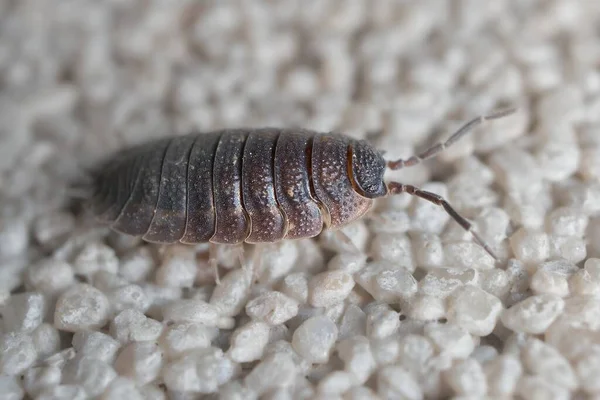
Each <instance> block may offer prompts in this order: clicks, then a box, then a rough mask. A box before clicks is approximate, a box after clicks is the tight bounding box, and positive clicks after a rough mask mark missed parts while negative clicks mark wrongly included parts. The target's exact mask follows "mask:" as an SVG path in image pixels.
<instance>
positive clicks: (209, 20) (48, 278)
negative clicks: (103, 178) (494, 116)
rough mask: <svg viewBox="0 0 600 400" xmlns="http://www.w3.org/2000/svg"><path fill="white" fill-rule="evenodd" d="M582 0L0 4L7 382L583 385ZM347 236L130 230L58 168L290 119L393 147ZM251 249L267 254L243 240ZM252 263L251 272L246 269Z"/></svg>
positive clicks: (586, 113)
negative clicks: (213, 261)
mask: <svg viewBox="0 0 600 400" xmlns="http://www.w3.org/2000/svg"><path fill="white" fill-rule="evenodd" d="M598 26H600V2H597V1H591V0H589V1H588V0H498V1H481V0H456V1H444V0H437V1H436V0H431V1H415V2H409V1H395V0H375V1H368V0H351V1H341V0H339V1H338V0H304V1H300V0H297V1H293V0H289V1H283V0H282V1H258V0H256V1H255V0H248V1H246V0H234V1H216V0H212V1H211V0H207V1H192V0H172V1H160V0H132V1H122V0H111V1H103V2H101V1H92V0H79V1H68V0H62V1H61V0H46V1H39V0H38V1H35V0H19V1H11V0H0V315H1V317H2V318H1V321H0V322H1V323H0V399H11V400H12V399H21V398H30V399H40V400H46V399H87V398H95V399H103V400H108V399H111V400H113V399H115V400H116V399H124V398H127V399H128V400H137V399H151V400H154V399H156V400H158V399H168V398H169V399H181V400H184V399H250V400H252V399H271V400H275V399H277V400H279V399H343V400H359V399H410V400H418V399H447V398H455V399H459V398H460V399H482V398H488V399H509V398H517V399H544V400H546V399H569V398H582V399H583V398H590V399H595V398H597V399H600V379H598V377H599V376H600V69H599V66H600V39H599V36H598V35H599V31H598ZM505 106H517V107H518V112H517V113H515V114H513V115H511V116H508V117H505V118H502V119H498V120H494V121H490V122H487V123H485V124H484V125H482V126H481V127H479V128H477V129H476V131H474V132H473V133H472V134H470V135H469V136H467V137H465V138H464V139H463V140H461V141H460V142H459V143H458V144H456V145H455V146H453V147H452V148H450V149H448V150H447V151H446V152H444V153H443V154H441V155H440V156H439V157H437V158H436V159H435V160H430V161H428V162H426V163H423V164H420V165H418V166H415V167H411V168H407V169H404V170H401V171H394V172H389V173H388V174H387V175H386V178H389V179H395V180H400V181H401V182H403V183H410V184H415V185H418V186H420V187H422V188H423V189H426V190H431V191H433V192H436V193H438V194H440V195H443V196H445V197H447V198H448V199H449V201H450V202H451V203H452V204H453V205H454V206H455V207H456V208H457V209H458V210H459V211H460V212H461V213H462V214H464V215H465V216H466V217H467V218H469V219H470V220H471V221H473V223H474V226H475V229H476V230H477V231H478V232H479V233H480V234H481V235H482V237H484V238H485V240H486V241H488V242H489V243H490V244H491V247H492V249H493V250H494V252H495V253H497V254H498V255H499V256H500V257H501V258H502V259H503V261H502V262H500V263H494V262H493V260H492V258H491V257H489V256H488V255H487V254H486V253H485V252H484V251H483V250H482V249H481V248H480V247H478V246H477V245H476V244H474V243H473V242H472V240H471V238H470V236H469V235H468V234H467V233H465V232H464V231H463V230H462V229H461V228H460V227H459V226H458V225H457V224H456V223H455V222H454V221H452V220H451V219H450V218H449V217H448V215H446V214H445V212H444V211H443V210H441V209H439V208H437V207H436V206H434V205H431V204H429V203H427V202H425V201H423V200H419V199H415V198H412V197H410V196H408V195H401V196H395V197H393V198H387V199H382V200H380V201H379V202H378V203H377V206H376V208H375V209H374V210H373V211H372V212H371V213H370V214H369V215H367V216H366V217H365V218H363V219H362V220H360V221H358V222H356V223H354V224H352V225H349V226H347V227H346V228H344V233H345V234H346V235H347V236H348V237H349V238H350V239H351V240H352V242H353V244H354V247H356V248H357V249H358V250H359V252H356V251H355V250H354V249H352V246H348V244H347V242H344V241H343V240H341V239H340V237H339V236H336V235H332V234H330V233H325V234H323V235H321V236H320V237H318V238H315V239H313V240H302V241H290V242H282V243H279V244H273V245H265V246H260V247H252V246H247V248H246V249H245V253H244V254H245V255H244V257H245V258H246V259H247V260H257V261H256V262H257V265H255V270H254V273H255V276H254V277H253V276H252V275H251V274H250V272H249V271H250V269H242V268H239V253H238V252H237V251H236V249H234V248H231V247H227V246H220V247H219V253H218V261H219V273H220V276H221V282H220V284H219V285H217V284H216V283H215V276H214V274H213V271H212V270H211V268H210V267H209V262H208V247H207V246H206V245H198V246H183V245H181V246H169V247H161V246H157V245H150V244H146V243H143V242H141V241H139V240H136V239H132V238H130V237H126V236H123V235H119V234H116V233H114V232H110V231H108V230H107V229H105V228H103V227H99V226H94V225H90V224H89V219H87V218H85V216H82V215H79V214H77V213H75V212H74V211H73V209H72V208H71V207H69V206H68V205H67V200H68V198H69V195H70V192H69V190H68V186H69V182H72V181H73V180H74V179H77V178H78V177H80V175H81V173H82V171H84V170H85V168H86V167H87V166H90V165H92V164H93V163H94V162H95V160H98V159H100V158H101V157H103V156H104V155H106V154H109V153H110V152H112V151H114V150H116V149H119V148H122V147H124V146H126V145H128V144H132V143H138V142H140V141H143V140H147V139H148V138H155V137H159V136H164V135H178V134H185V133H189V132H191V131H194V130H196V131H209V130H213V129H219V128H226V127H242V126H243V127H264V126H281V127H304V128H310V129H315V130H320V131H332V130H335V131H341V132H345V133H347V134H349V135H351V136H353V137H356V138H367V139H369V140H370V141H371V142H372V143H374V144H375V145H376V146H377V147H378V148H381V149H383V150H385V151H386V153H385V155H386V158H389V159H393V158H398V157H408V156H410V155H412V154H414V153H415V152H417V151H419V150H423V149H424V148H426V147H427V146H428V145H431V144H433V143H435V142H436V141H439V140H441V139H443V138H446V137H448V135H449V134H450V133H452V132H453V130H455V129H456V128H457V127H458V126H459V125H460V124H462V123H464V122H465V121H466V120H468V119H471V118H473V117H475V116H478V115H481V114H485V113H489V112H491V111H494V110H497V109H499V108H502V107H505ZM255 251H259V252H260V257H256V258H254V254H253V253H254V252H255ZM253 278H255V279H253Z"/></svg>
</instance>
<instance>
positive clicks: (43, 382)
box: [0, 365, 62, 396]
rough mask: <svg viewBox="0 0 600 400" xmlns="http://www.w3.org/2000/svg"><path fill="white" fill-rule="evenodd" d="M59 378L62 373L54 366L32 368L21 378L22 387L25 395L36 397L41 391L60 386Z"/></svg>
mask: <svg viewBox="0 0 600 400" xmlns="http://www.w3.org/2000/svg"><path fill="white" fill-rule="evenodd" d="M61 378H62V371H61V369H60V368H58V367H56V366H53V365H49V366H40V367H32V368H29V369H28V370H27V371H26V372H25V374H24V376H23V386H24V387H25V390H26V391H27V394H29V395H30V396H37V395H38V394H39V393H40V392H42V391H43V390H45V389H48V388H51V387H54V386H57V385H58V384H60V380H61ZM0 393H2V392H0Z"/></svg>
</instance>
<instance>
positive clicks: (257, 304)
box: [246, 291, 298, 326]
mask: <svg viewBox="0 0 600 400" xmlns="http://www.w3.org/2000/svg"><path fill="white" fill-rule="evenodd" d="M246 314H248V316H249V317H250V318H253V319H256V320H259V321H263V322H265V323H267V324H269V325H271V326H276V325H280V324H283V323H285V322H286V321H288V320H290V319H291V318H294V317H295V316H296V315H297V314H298V303H297V301H296V300H294V299H292V298H290V297H288V296H286V295H284V294H283V293H281V292H277V291H268V292H264V293H262V294H260V295H259V296H258V297H255V298H254V299H252V300H250V301H249V302H248V303H247V304H246Z"/></svg>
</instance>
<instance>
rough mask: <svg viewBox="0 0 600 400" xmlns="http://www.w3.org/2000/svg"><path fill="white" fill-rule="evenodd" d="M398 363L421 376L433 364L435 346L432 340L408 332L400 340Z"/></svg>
mask: <svg viewBox="0 0 600 400" xmlns="http://www.w3.org/2000/svg"><path fill="white" fill-rule="evenodd" d="M399 345H400V346H399V351H398V362H397V365H399V366H402V367H404V368H406V370H407V371H408V372H411V373H413V374H415V375H416V376H419V375H420V374H421V373H422V372H424V371H425V369H426V367H427V366H428V365H429V364H431V362H432V359H433V356H434V355H435V347H434V345H433V343H432V342H431V340H429V339H428V338H427V337H425V336H422V335H416V334H408V335H406V336H404V337H402V338H401V339H400V340H399Z"/></svg>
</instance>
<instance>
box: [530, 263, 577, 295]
mask: <svg viewBox="0 0 600 400" xmlns="http://www.w3.org/2000/svg"><path fill="white" fill-rule="evenodd" d="M530 285H531V290H533V292H534V293H535V294H544V293H546V294H552V295H555V296H559V297H565V296H568V294H569V283H568V282H567V279H566V278H565V277H564V276H561V275H559V274H557V273H555V272H548V271H545V270H543V269H540V270H538V271H537V272H536V273H535V274H533V276H532V277H531V283H530Z"/></svg>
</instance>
